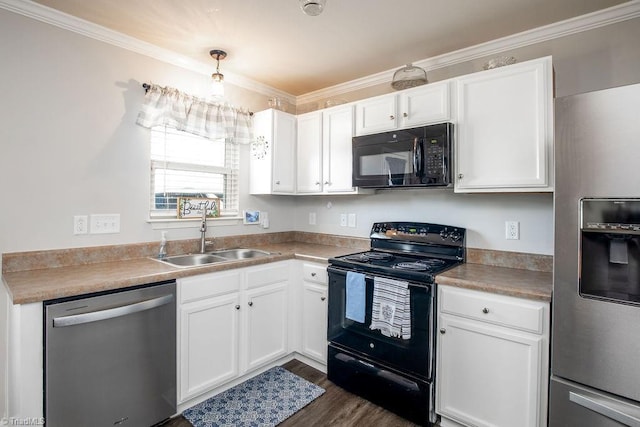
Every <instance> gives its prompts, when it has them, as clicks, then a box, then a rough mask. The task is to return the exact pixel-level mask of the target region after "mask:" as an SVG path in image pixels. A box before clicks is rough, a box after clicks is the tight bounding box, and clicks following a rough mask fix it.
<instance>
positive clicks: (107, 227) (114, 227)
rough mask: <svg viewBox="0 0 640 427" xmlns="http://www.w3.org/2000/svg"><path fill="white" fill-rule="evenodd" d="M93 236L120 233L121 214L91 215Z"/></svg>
mask: <svg viewBox="0 0 640 427" xmlns="http://www.w3.org/2000/svg"><path fill="white" fill-rule="evenodd" d="M90 226H91V234H108V233H119V232H120V214H94V215H91V223H90Z"/></svg>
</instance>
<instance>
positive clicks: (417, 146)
mask: <svg viewBox="0 0 640 427" xmlns="http://www.w3.org/2000/svg"><path fill="white" fill-rule="evenodd" d="M413 172H414V173H415V174H416V176H418V177H420V176H422V139H421V138H415V139H414V140H413Z"/></svg>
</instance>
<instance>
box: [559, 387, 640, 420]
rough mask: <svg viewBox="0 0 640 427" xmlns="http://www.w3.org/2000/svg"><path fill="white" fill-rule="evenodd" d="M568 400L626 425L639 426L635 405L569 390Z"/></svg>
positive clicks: (639, 418) (638, 416)
mask: <svg viewBox="0 0 640 427" xmlns="http://www.w3.org/2000/svg"><path fill="white" fill-rule="evenodd" d="M569 400H570V401H572V402H573V403H576V404H578V405H580V406H583V407H585V408H587V409H589V410H591V411H593V412H596V413H598V414H600V415H602V416H605V417H607V418H610V419H612V420H615V421H618V422H620V423H622V424H624V425H626V426H630V427H640V411H639V410H638V408H637V407H632V406H631V405H627V404H626V403H623V402H618V401H615V400H612V399H606V400H605V399H602V398H598V397H595V396H584V395H582V394H578V393H575V392H573V391H570V392H569ZM625 409H627V410H629V411H633V410H634V409H635V411H634V412H638V413H639V414H631V413H629V412H626V411H625Z"/></svg>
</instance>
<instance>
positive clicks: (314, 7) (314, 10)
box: [299, 0, 327, 16]
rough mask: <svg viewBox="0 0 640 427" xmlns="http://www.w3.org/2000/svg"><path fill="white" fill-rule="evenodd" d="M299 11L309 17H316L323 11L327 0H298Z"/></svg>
mask: <svg viewBox="0 0 640 427" xmlns="http://www.w3.org/2000/svg"><path fill="white" fill-rule="evenodd" d="M299 1H300V9H302V11H303V12H304V13H305V14H306V15H309V16H318V15H320V14H321V13H322V11H323V10H324V6H325V5H326V4H327V0H299Z"/></svg>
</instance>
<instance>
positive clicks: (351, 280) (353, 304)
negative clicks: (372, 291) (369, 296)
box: [344, 271, 366, 323]
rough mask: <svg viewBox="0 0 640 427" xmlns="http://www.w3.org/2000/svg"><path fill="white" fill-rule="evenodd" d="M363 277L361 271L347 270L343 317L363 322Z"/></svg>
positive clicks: (364, 287)
mask: <svg viewBox="0 0 640 427" xmlns="http://www.w3.org/2000/svg"><path fill="white" fill-rule="evenodd" d="M365 289H366V285H365V277H364V274H362V273H356V272H354V271H348V272H347V302H346V307H345V313H344V315H345V317H346V318H347V319H350V320H353V321H354V322H360V323H364V311H365V303H366V302H365Z"/></svg>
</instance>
